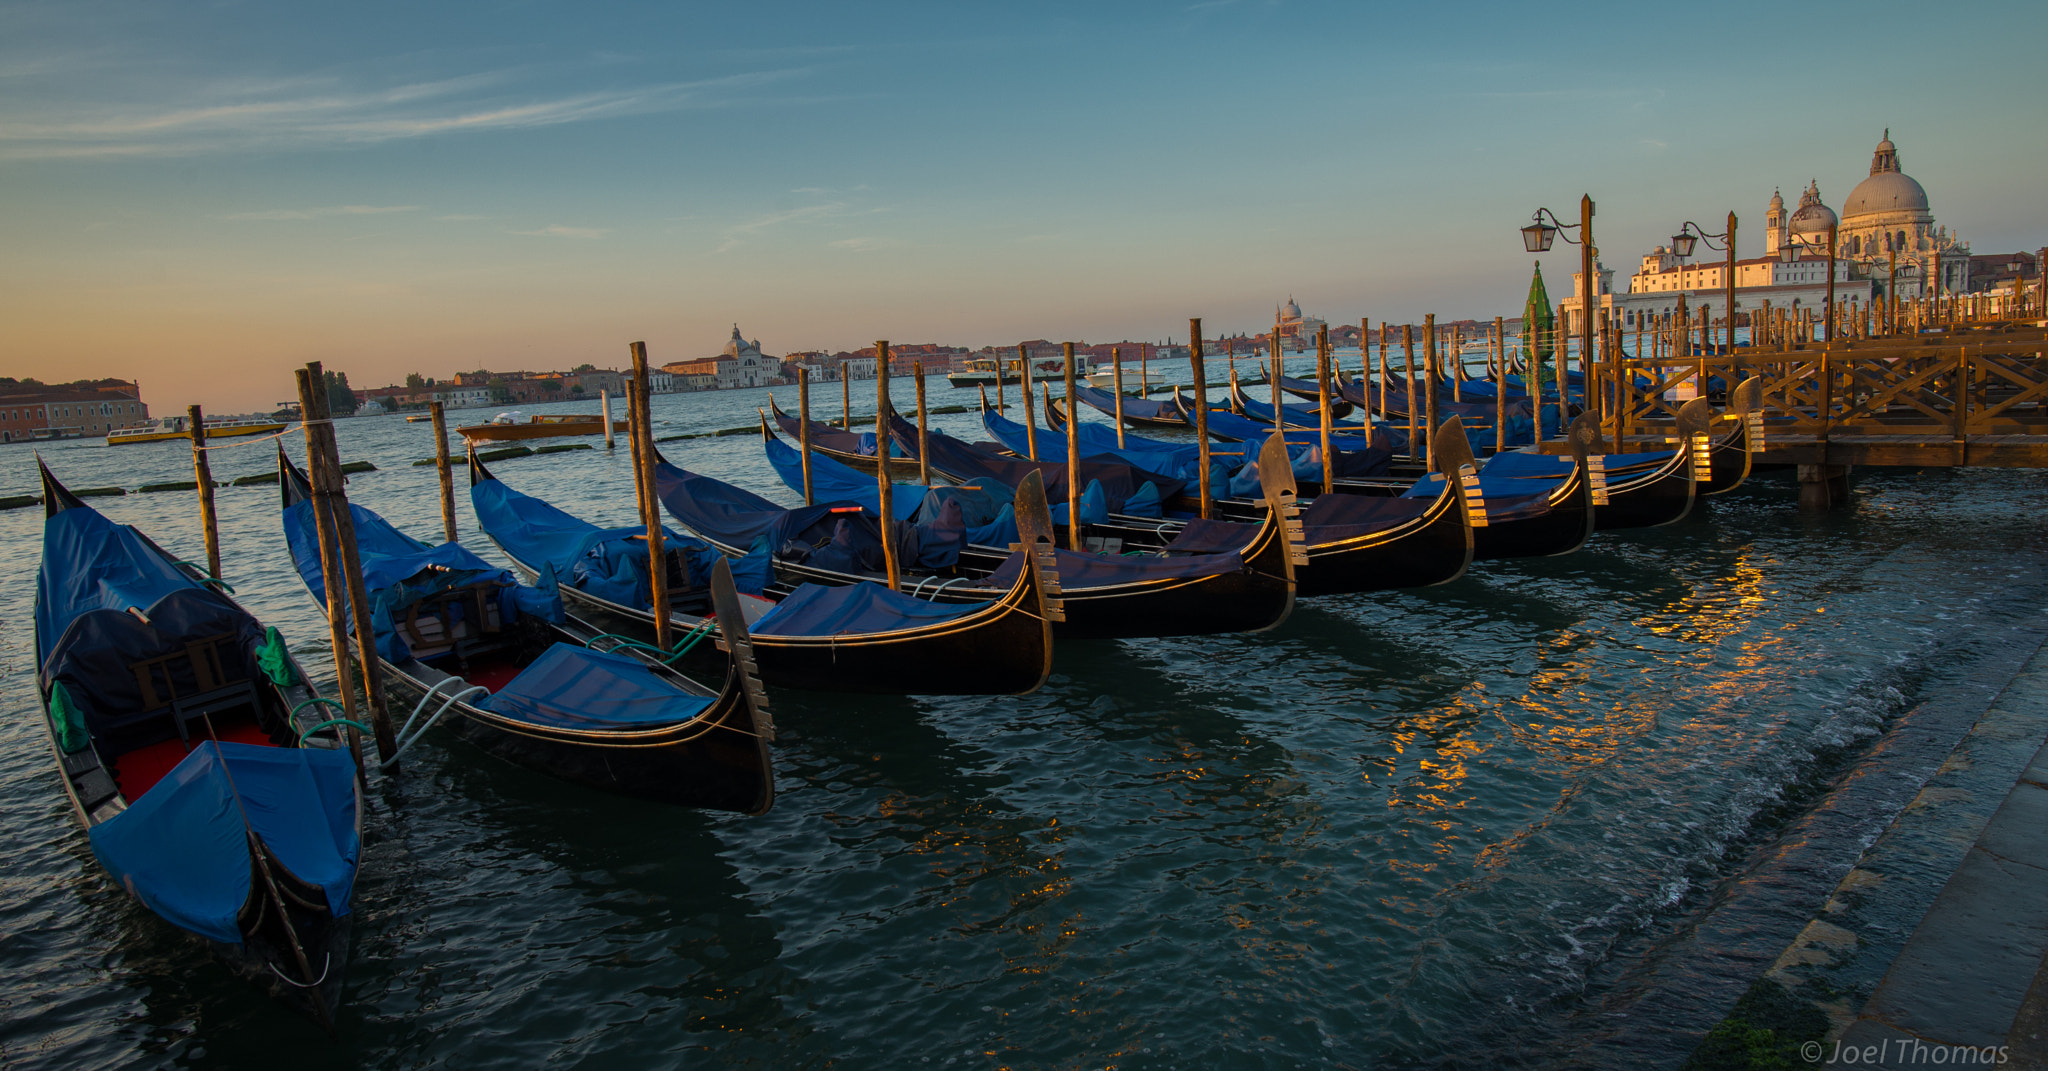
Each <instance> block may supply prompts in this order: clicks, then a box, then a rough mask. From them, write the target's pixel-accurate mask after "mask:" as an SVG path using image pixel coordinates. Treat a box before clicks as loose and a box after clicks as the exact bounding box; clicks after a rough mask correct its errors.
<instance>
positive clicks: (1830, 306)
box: [1792, 212, 1841, 342]
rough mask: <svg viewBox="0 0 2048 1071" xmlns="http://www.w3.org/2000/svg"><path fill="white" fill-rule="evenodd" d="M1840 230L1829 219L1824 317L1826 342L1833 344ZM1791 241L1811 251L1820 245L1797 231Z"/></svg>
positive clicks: (1838, 225)
mask: <svg viewBox="0 0 2048 1071" xmlns="http://www.w3.org/2000/svg"><path fill="white" fill-rule="evenodd" d="M1833 215H1834V214H1833V213H1832V212H1831V213H1829V216H1830V217H1832V216H1833ZM1840 230H1841V224H1839V223H1837V222H1834V221H1833V220H1832V219H1830V221H1829V222H1828V232H1827V233H1828V237H1827V250H1828V299H1827V302H1828V303H1827V313H1826V315H1827V330H1828V336H1827V337H1828V341H1830V342H1833V341H1834V340H1835V249H1836V248H1837V247H1838V246H1839V245H1840V244H1841V243H1840V241H1838V239H1837V234H1838V232H1839V231H1840ZM1792 241H1793V242H1795V243H1797V244H1798V245H1801V246H1804V247H1805V248H1807V249H1812V248H1814V247H1815V246H1817V245H1819V244H1820V243H1818V242H1815V241H1813V240H1811V239H1809V238H1807V237H1806V236H1805V235H1804V234H1802V233H1800V232H1797V231H1795V232H1793V234H1792Z"/></svg>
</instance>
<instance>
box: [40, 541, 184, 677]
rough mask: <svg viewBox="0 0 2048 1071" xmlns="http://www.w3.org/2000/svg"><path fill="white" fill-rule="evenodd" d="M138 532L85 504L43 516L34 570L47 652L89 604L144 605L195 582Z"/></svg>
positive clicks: (117, 607)
mask: <svg viewBox="0 0 2048 1071" xmlns="http://www.w3.org/2000/svg"><path fill="white" fill-rule="evenodd" d="M197 587H199V585H198V584H197V583H195V582H193V581H192V580H191V579H190V578H189V577H187V576H186V575H185V574H184V573H182V572H180V571H179V570H178V568H177V567H176V566H174V565H172V564H171V563H170V562H169V561H168V560H167V559H165V558H164V556H163V554H161V553H160V552H158V551H157V549H156V548H155V546H153V545H152V544H151V543H150V542H149V540H148V539H146V538H145V537H144V536H143V535H142V533H140V532H137V531H136V530H135V529H133V528H130V527H129V526H127V525H125V524H115V523H114V522H113V521H110V520H108V519H107V518H106V516H105V515H103V514H101V513H100V512H99V511H98V510H96V509H93V508H92V507H90V506H73V507H71V508H70V509H65V510H60V511H58V512H57V514H56V515H55V516H52V517H50V518H49V519H48V520H46V521H44V522H43V564H42V567H41V568H40V570H39V571H38V572H37V573H36V640H37V643H38V645H39V646H40V647H42V650H40V651H39V652H38V657H37V661H38V662H41V661H42V656H43V655H45V654H47V652H48V647H47V645H49V644H54V643H55V642H56V641H57V638H58V637H59V636H62V635H63V634H64V630H65V629H66V628H69V627H70V625H71V622H72V620H73V619H75V618H77V617H78V616H79V615H80V614H83V613H86V612H87V611H90V610H114V611H121V610H126V609H128V608H129V607H131V606H133V607H135V608H136V609H138V610H147V609H148V608H149V607H151V606H154V605H156V601H157V600H158V599H161V598H163V597H164V596H165V595H168V594H170V593H171V592H173V591H180V590H185V589H191V588H197Z"/></svg>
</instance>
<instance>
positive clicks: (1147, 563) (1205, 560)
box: [988, 550, 1244, 593]
mask: <svg viewBox="0 0 2048 1071" xmlns="http://www.w3.org/2000/svg"><path fill="white" fill-rule="evenodd" d="M1054 553H1055V555H1056V556H1057V557H1058V559H1059V564H1058V565H1057V566H1055V568H1057V569H1058V570H1059V574H1060V589H1061V590H1062V591H1066V592H1069V593H1072V592H1076V591H1081V590H1085V589H1087V588H1100V587H1109V586H1111V585H1114V584H1130V583H1136V582H1138V581H1143V580H1172V579H1184V578H1190V577H1204V576H1219V575H1222V574H1224V573H1236V572H1242V571H1243V570H1244V558H1243V557H1241V556H1240V555H1238V554H1237V553H1236V552H1231V553H1227V554H1184V555H1178V556H1175V557H1171V558H1155V557H1152V556H1149V555H1132V556H1128V557H1125V556H1120V555H1105V554H1088V553H1084V552H1081V551H1073V550H1059V551H1055V552H1054ZM1023 567H1024V562H1023V559H1022V558H1021V557H1019V556H1018V555H1015V554H1013V555H1011V556H1010V560H1009V561H1006V562H1004V563H1003V564H1002V566H1001V567H1000V568H998V569H997V570H996V571H995V572H994V573H992V574H990V575H989V578H988V582H989V583H990V584H992V585H996V586H1000V587H1008V586H1009V585H1010V584H1012V583H1015V582H1016V579H1017V570H1019V569H1022V568H1023Z"/></svg>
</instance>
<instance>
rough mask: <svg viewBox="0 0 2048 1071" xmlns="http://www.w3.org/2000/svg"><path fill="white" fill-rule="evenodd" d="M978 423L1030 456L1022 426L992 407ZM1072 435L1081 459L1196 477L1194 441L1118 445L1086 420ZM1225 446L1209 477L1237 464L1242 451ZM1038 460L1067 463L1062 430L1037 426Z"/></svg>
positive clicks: (1133, 440) (1134, 440)
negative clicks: (1102, 459)
mask: <svg viewBox="0 0 2048 1071" xmlns="http://www.w3.org/2000/svg"><path fill="white" fill-rule="evenodd" d="M981 426H982V427H983V428H985V429H986V430H987V431H988V433H989V434H990V435H991V436H993V437H994V438H995V440H996V441H997V442H999V443H1001V444H1003V446H1004V447H1005V448H1006V449H1008V450H1010V451H1011V452H1013V453H1015V454H1017V455H1018V456H1020V457H1028V456H1029V455H1030V449H1029V446H1030V444H1029V442H1028V441H1027V438H1026V431H1027V428H1026V426H1025V425H1023V424H1019V423H1017V422H1016V421H1014V420H1010V419H1007V418H1005V417H1004V416H1002V415H1001V414H999V413H997V412H996V411H995V410H993V409H989V410H986V411H984V412H983V413H982V414H981ZM1074 435H1075V437H1076V438H1077V439H1078V440H1079V441H1080V444H1081V456H1082V457H1084V458H1087V457H1110V458H1114V459H1115V460H1117V461H1121V462H1123V463H1124V464H1127V465H1132V466H1135V467H1137V468H1140V469H1144V470H1145V471H1147V472H1156V473H1159V474H1161V475H1163V476H1171V477H1173V478H1174V479H1176V480H1183V481H1186V482H1188V483H1193V482H1194V481H1195V479H1196V478H1197V473H1196V471H1195V465H1196V463H1197V462H1196V457H1195V446H1194V444H1193V443H1185V444H1183V443H1163V442H1159V441H1157V440H1154V439H1146V438H1142V437H1139V436H1136V435H1128V434H1127V435H1126V436H1125V443H1126V445H1124V446H1121V447H1120V446H1118V445H1117V444H1116V429H1115V428H1112V427H1109V426H1107V425H1104V424H1090V423H1087V422H1085V421H1084V422H1082V423H1079V424H1076V425H1075V429H1074ZM1226 449H1229V451H1230V452H1229V453H1228V454H1225V453H1224V452H1222V451H1213V450H1212V451H1211V452H1210V455H1209V458H1210V460H1209V464H1210V468H1211V469H1212V470H1213V471H1212V476H1213V478H1215V479H1218V480H1220V479H1222V477H1223V473H1224V472H1225V471H1226V470H1228V469H1230V468H1235V467H1236V466H1235V465H1234V464H1232V463H1233V462H1236V461H1238V460H1240V458H1239V457H1238V456H1237V455H1239V454H1240V453H1242V452H1241V451H1239V450H1236V449H1234V448H1226ZM1038 460H1040V461H1052V462H1058V463H1061V464H1064V463H1066V460H1067V437H1066V435H1065V434H1064V433H1062V432H1056V431H1051V430H1049V429H1046V428H1039V429H1038Z"/></svg>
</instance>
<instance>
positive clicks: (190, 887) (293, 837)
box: [90, 740, 361, 944]
mask: <svg viewBox="0 0 2048 1071" xmlns="http://www.w3.org/2000/svg"><path fill="white" fill-rule="evenodd" d="M223 763H225V764H226V769H225V770H223V768H222V764H223ZM230 773H232V774H233V781H232V787H231V782H230V781H229V777H228V775H229V774H230ZM354 781H355V765H354V761H353V760H352V759H350V758H349V755H348V752H346V751H339V750H336V751H328V750H322V749H315V748H281V747H260V746H257V745H253V744H237V743H217V742H214V741H211V740H209V741H205V742H203V743H201V744H200V745H199V746H198V747H197V748H196V749H194V750H193V751H192V753H191V754H189V755H186V756H185V758H184V760H183V761H182V762H180V763H178V765H177V766H176V767H174V768H172V770H171V772H170V773H168V774H165V775H164V777H163V780H161V781H158V782H157V783H156V784H155V786H153V787H152V788H150V790H149V791H148V792H145V793H143V794H142V798H141V799H139V800H130V801H128V809H127V810H125V811H122V812H121V813H120V814H117V815H115V816H114V817H112V818H110V819H108V820H106V821H105V822H102V823H100V824H99V825H96V826H94V827H92V833H91V835H90V839H91V841H92V851H93V854H94V855H96V856H98V857H99V861H100V864H101V865H102V866H105V867H106V868H107V871H108V872H109V873H111V874H113V875H114V877H115V878H116V879H118V880H119V881H120V883H121V884H122V886H124V887H125V888H127V889H128V890H129V891H130V892H132V893H134V894H135V895H136V896H137V897H139V898H140V899H141V900H142V902H143V903H144V904H147V905H148V906H149V909H150V910H151V911H154V912H156V913H157V914H159V915H161V916H163V917H164V918H165V919H166V920H167V921H169V922H171V923H172V924H174V925H176V926H178V927H180V928H182V929H186V930H190V931H191V932H193V933H196V934H198V935H200V936H201V937H207V938H211V939H213V940H215V941H221V942H225V943H227V944H239V943H240V942H241V940H242V934H241V931H240V930H239V929H238V928H237V927H236V925H235V914H236V912H238V911H240V910H241V909H242V905H243V904H244V903H245V902H247V901H248V899H249V883H250V880H251V877H250V867H251V860H250V858H249V842H248V838H247V835H246V833H245V827H244V826H243V824H242V816H243V813H244V810H245V809H246V812H247V814H248V820H249V825H248V827H247V828H251V829H254V830H255V831H256V835H257V836H258V837H261V838H262V840H263V843H264V845H265V846H266V847H268V848H269V849H270V851H271V853H272V854H273V855H275V856H276V857H277V861H278V862H280V863H282V864H284V866H285V868H286V869H287V870H290V871H291V872H292V873H293V874H294V875H296V876H298V877H299V878H301V879H303V880H305V881H307V882H309V883H311V884H314V885H318V886H319V887H320V888H321V889H323V890H325V891H326V894H327V907H328V910H330V911H332V912H333V913H334V914H335V915H336V916H337V917H339V916H343V915H346V914H348V913H349V894H350V891H351V889H352V888H353V887H354V885H355V879H356V863H357V858H358V856H359V855H360V850H361V846H360V844H359V843H358V842H357V839H356V803H355V784H354ZM237 792H239V794H240V796H241V803H242V805H241V806H237V805H236V802H235V796H236V794H237Z"/></svg>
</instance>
